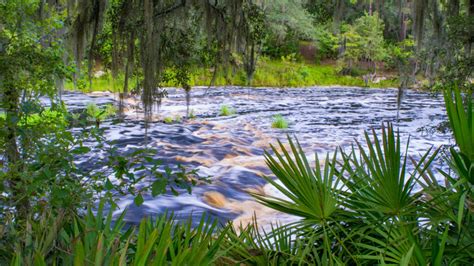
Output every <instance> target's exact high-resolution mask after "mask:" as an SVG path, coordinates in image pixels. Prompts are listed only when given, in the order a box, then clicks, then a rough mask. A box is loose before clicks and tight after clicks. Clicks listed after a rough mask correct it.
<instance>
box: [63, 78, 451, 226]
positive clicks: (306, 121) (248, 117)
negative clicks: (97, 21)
mask: <svg viewBox="0 0 474 266" xmlns="http://www.w3.org/2000/svg"><path fill="white" fill-rule="evenodd" d="M113 98H114V96H113V95H112V94H108V93H93V94H89V95H85V94H79V93H66V94H65V95H63V100H64V101H65V102H66V104H67V105H68V106H69V108H70V109H74V108H83V107H84V106H85V105H86V104H87V103H88V102H96V103H97V104H99V105H100V104H105V103H108V102H113V101H114V99H113ZM137 102H138V101H132V100H129V101H128V105H127V110H126V118H125V120H124V121H123V122H121V123H112V122H111V121H106V122H104V123H103V124H102V125H101V127H103V128H104V129H105V137H106V139H107V140H108V141H114V146H115V147H116V148H117V149H118V151H119V152H120V153H122V154H127V153H128V152H130V151H133V150H134V149H136V148H143V147H145V145H147V146H148V147H150V148H154V149H156V151H157V152H156V154H155V155H154V157H156V158H160V159H161V160H162V161H163V163H164V164H167V165H177V164H181V165H184V166H186V167H189V168H190V169H198V170H199V174H200V175H203V176H210V179H211V181H212V182H211V183H209V184H207V183H206V184H204V183H203V184H198V185H197V186H195V187H193V191H192V194H188V193H187V192H186V191H184V190H183V191H180V192H181V194H180V195H179V196H174V195H172V194H166V195H161V196H158V197H152V196H151V195H144V200H145V201H144V203H143V205H141V206H139V207H137V206H135V205H134V203H133V196H131V195H130V196H123V197H121V198H120V200H119V202H118V206H119V207H120V209H119V210H117V211H116V213H115V215H118V214H119V213H120V212H122V211H123V210H124V209H127V213H126V216H125V220H126V221H128V222H130V223H138V222H139V221H140V220H141V219H142V218H143V217H145V216H155V215H158V214H163V213H164V212H165V211H166V210H168V211H171V212H173V213H174V214H175V216H176V217H177V218H178V219H187V218H188V217H189V216H192V217H200V216H201V215H202V213H207V214H209V215H211V216H213V217H216V218H218V219H219V220H220V221H221V222H225V221H228V220H234V222H236V223H244V224H245V223H248V222H249V221H251V220H252V216H253V215H254V214H255V215H256V216H257V220H258V222H259V224H261V225H268V224H270V223H275V222H279V223H288V222H291V221H294V220H295V217H291V216H288V215H284V214H281V213H278V212H276V211H273V210H270V209H268V208H266V207H263V206H261V205H259V204H257V203H256V202H255V201H254V200H253V199H252V197H251V196H250V195H249V194H248V192H249V191H257V192H260V193H265V194H268V195H277V196H278V195H279V194H278V192H277V191H275V189H274V188H272V187H271V186H270V185H268V184H267V183H266V182H265V181H264V179H263V178H262V176H263V175H271V172H270V171H269V170H268V168H267V166H266V165H265V161H264V157H263V154H264V151H265V150H268V149H269V147H270V144H271V143H276V140H277V139H281V140H285V139H286V135H287V134H289V135H290V136H295V137H297V138H298V140H299V141H300V143H301V145H302V147H303V149H304V150H305V152H306V153H307V155H308V157H310V158H312V157H313V154H314V153H318V155H319V156H320V158H321V157H323V156H325V154H326V153H332V152H333V151H335V149H336V148H337V147H339V146H340V147H343V148H350V146H351V144H353V143H354V140H359V141H363V140H364V135H363V134H364V130H370V129H372V128H375V129H379V128H380V127H381V125H382V123H383V122H392V123H393V124H394V126H395V127H396V128H398V129H399V131H400V135H401V138H402V140H403V141H406V140H407V139H408V137H410V149H409V154H410V155H412V156H414V157H419V156H420V154H422V153H424V152H425V151H427V150H428V149H429V148H430V147H432V146H434V147H439V146H441V145H446V144H452V138H451V136H450V134H449V133H443V132H440V131H438V130H435V128H436V126H438V125H439V124H440V123H442V122H443V121H445V120H446V115H445V109H444V107H443V98H442V96H441V95H432V94H430V93H427V92H419V91H406V92H405V93H404V96H403V101H402V103H401V106H400V110H399V113H398V118H399V119H398V120H397V112H398V111H397V90H396V89H364V88H340V87H325V88H321V87H314V88H282V89H276V88H241V87H217V88H211V89H210V90H206V88H194V89H193V90H192V101H191V109H192V110H193V113H194V114H195V115H196V118H194V119H191V120H187V121H184V120H183V122H181V123H175V124H165V123H162V122H152V123H150V124H149V128H148V130H147V139H145V125H144V123H143V122H142V121H143V120H142V117H143V116H142V114H141V113H140V111H139V110H140V108H138V109H135V108H134V107H133V105H134V104H135V103H137ZM222 105H227V106H229V107H232V108H234V109H235V110H236V114H235V115H231V116H225V117H224V116H219V110H220V107H221V106H222ZM136 107H137V106H136ZM138 107H139V106H138ZM185 111H186V103H185V95H184V93H183V91H182V90H180V89H168V97H167V98H165V99H163V102H162V105H161V107H160V110H159V112H157V114H159V116H160V117H161V118H163V117H176V116H184V115H185ZM276 114H280V115H282V116H283V117H284V118H285V119H286V120H287V121H288V122H289V127H288V129H274V128H272V127H271V123H272V120H273V116H275V115H276ZM156 120H157V121H158V120H159V119H156ZM105 158H106V155H104V154H97V153H94V152H92V153H90V154H89V155H87V156H84V157H82V158H79V163H80V164H81V165H83V166H84V167H92V168H93V167H94V162H96V161H97V160H105ZM436 164H438V165H437V166H440V165H439V164H440V162H436ZM94 170H95V171H105V172H107V171H109V170H110V169H94Z"/></svg>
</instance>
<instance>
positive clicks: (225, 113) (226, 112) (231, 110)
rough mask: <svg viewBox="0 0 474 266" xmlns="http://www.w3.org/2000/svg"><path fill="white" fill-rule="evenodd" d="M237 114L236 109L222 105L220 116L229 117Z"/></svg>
mask: <svg viewBox="0 0 474 266" xmlns="http://www.w3.org/2000/svg"><path fill="white" fill-rule="evenodd" d="M234 114H235V109H234V108H232V107H229V106H228V105H222V106H221V110H220V112H219V115H220V116H229V115H234Z"/></svg>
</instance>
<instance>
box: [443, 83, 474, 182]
mask: <svg viewBox="0 0 474 266" xmlns="http://www.w3.org/2000/svg"><path fill="white" fill-rule="evenodd" d="M465 98H466V103H465V104H464V103H463V97H462V95H461V92H460V90H459V88H457V87H454V89H451V88H449V89H447V90H445V92H444V100H445V105H446V111H447V113H448V117H449V123H450V125H451V129H452V130H453V135H454V139H455V140H456V144H457V146H458V147H459V151H457V150H456V149H454V148H451V149H450V152H451V159H452V161H451V163H452V164H453V167H452V168H453V169H454V170H456V171H457V172H458V175H459V176H461V177H462V178H465V179H467V181H469V182H470V183H471V184H474V109H473V106H472V105H473V103H472V92H470V93H469V92H468V93H466V97H465Z"/></svg>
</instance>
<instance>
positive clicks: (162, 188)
mask: <svg viewBox="0 0 474 266" xmlns="http://www.w3.org/2000/svg"><path fill="white" fill-rule="evenodd" d="M165 192H166V181H164V180H157V181H155V182H153V184H152V185H151V195H152V196H153V197H156V196H157V195H160V194H163V193H165Z"/></svg>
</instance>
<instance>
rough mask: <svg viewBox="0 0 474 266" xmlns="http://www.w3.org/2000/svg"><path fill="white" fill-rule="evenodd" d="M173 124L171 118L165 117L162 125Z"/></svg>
mask: <svg viewBox="0 0 474 266" xmlns="http://www.w3.org/2000/svg"><path fill="white" fill-rule="evenodd" d="M173 122H174V120H173V118H172V117H169V116H168V117H165V119H163V123H165V124H172V123H173Z"/></svg>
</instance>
